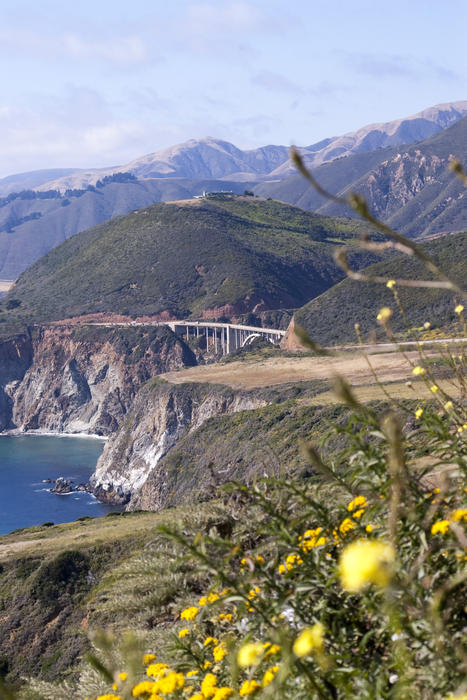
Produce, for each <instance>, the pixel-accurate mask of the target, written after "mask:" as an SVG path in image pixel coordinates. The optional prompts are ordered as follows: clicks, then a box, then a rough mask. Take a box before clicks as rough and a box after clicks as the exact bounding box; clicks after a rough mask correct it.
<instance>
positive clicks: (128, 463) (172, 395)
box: [91, 378, 266, 510]
mask: <svg viewBox="0 0 467 700" xmlns="http://www.w3.org/2000/svg"><path fill="white" fill-rule="evenodd" d="M265 404H266V401H265V400H264V399H262V398H260V397H254V396H252V395H251V394H249V393H247V392H235V391H234V390H232V389H230V388H228V387H223V386H216V385H205V384H181V385H171V384H167V383H165V382H163V381H161V380H158V379H157V378H156V379H153V380H151V381H150V382H148V383H147V384H146V385H145V386H144V387H143V388H142V389H141V390H140V391H139V393H138V395H137V397H136V399H135V401H134V404H133V406H132V409H131V411H130V412H129V413H128V415H127V416H126V418H125V420H124V422H123V424H122V426H121V428H120V429H119V431H118V432H117V434H115V435H114V436H113V437H112V438H111V439H110V440H109V441H108V442H107V444H106V446H105V448H104V452H103V453H102V455H101V457H100V459H99V462H98V464H97V467H96V471H95V472H94V474H93V476H92V478H91V485H92V487H93V492H94V493H95V494H96V496H97V497H98V498H99V499H100V500H103V501H106V502H109V503H127V502H128V501H129V500H130V498H131V499H132V502H131V503H130V508H133V507H144V508H146V509H150V510H158V509H159V508H161V507H163V506H164V505H166V504H167V503H168V502H170V501H171V500H172V499H173V497H174V494H175V493H176V492H177V489H178V486H177V480H176V479H175V480H174V479H173V477H172V475H169V473H168V471H167V467H166V465H165V464H164V463H163V458H164V456H165V455H166V454H167V453H168V452H169V450H171V448H173V447H174V446H176V445H177V444H178V443H179V442H180V440H182V438H183V437H184V436H186V435H188V434H193V433H194V432H196V430H197V429H198V428H200V426H202V425H203V424H204V423H205V422H206V421H208V420H209V419H210V418H213V417H219V416H223V415H229V414H233V413H237V412H239V411H244V410H248V409H253V408H258V407H260V406H264V405H265ZM187 459H188V455H187ZM149 476H151V483H152V484H154V483H156V484H157V487H156V490H155V491H154V492H153V490H151V493H150V494H149V492H148V493H147V494H146V497H145V499H144V505H142V503H140V502H139V501H138V498H139V493H140V490H141V489H142V487H143V486H144V485H145V483H146V481H147V479H148V477H149ZM203 479H204V481H205V480H206V474H205V475H204V477H203ZM188 491H190V493H192V492H193V484H191V488H188ZM175 500H176V501H178V500H179V499H178V498H177V497H176V498H175Z"/></svg>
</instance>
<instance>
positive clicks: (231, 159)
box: [0, 101, 467, 280]
mask: <svg viewBox="0 0 467 700" xmlns="http://www.w3.org/2000/svg"><path fill="white" fill-rule="evenodd" d="M466 114H467V101H463V102H454V103H449V104H445V105H438V106H436V107H432V108H430V109H427V110H424V111H423V112H420V113H419V114H417V115H414V116H413V117H408V118H407V119H400V120H396V121H393V122H388V123H386V124H377V125H370V126H367V127H364V128H362V129H359V130H358V131H356V132H353V133H350V134H347V135H345V136H342V137H338V138H334V139H325V140H324V141H321V142H320V143H318V144H314V145H312V146H308V147H306V148H305V149H302V153H303V157H304V160H305V162H306V164H307V165H309V166H310V167H313V171H314V173H315V175H316V177H317V179H318V180H319V181H320V182H321V183H322V184H323V185H324V186H325V187H326V188H327V189H328V190H330V191H331V192H334V193H340V194H345V193H346V192H347V191H348V190H354V191H355V190H356V191H359V192H361V193H362V194H364V195H365V196H366V197H367V199H368V201H369V204H370V206H371V208H372V209H373V210H374V211H375V212H376V213H377V214H378V216H380V217H382V218H384V219H385V220H388V221H389V223H390V224H391V225H393V226H394V227H396V228H397V230H399V231H401V232H402V233H405V234H407V235H409V236H414V237H418V236H428V235H436V234H439V233H440V232H446V231H448V232H452V231H459V230H462V229H463V228H465V227H466V226H467V212H466V208H465V194H464V189H463V188H462V185H461V183H460V181H458V180H456V179H455V178H454V176H453V175H452V174H451V173H449V172H448V167H447V166H448V164H449V158H450V157H451V156H452V155H455V156H456V157H458V158H460V159H461V160H463V159H467V153H466V144H467V116H463V115H466ZM427 135H428V138H426V136H427ZM423 138H424V140H422V141H420V139H423ZM414 139H415V140H416V141H417V143H416V145H415V144H412V143H410V142H411V141H413V140H414ZM407 142H409V145H396V144H400V143H403V144H407ZM370 148H371V149H373V150H367V149H370ZM291 168H292V165H291V163H290V161H289V160H288V149H287V148H286V147H285V146H264V147H262V148H258V149H255V150H250V151H242V150H240V149H238V148H236V147H235V146H234V145H232V144H230V143H228V142H226V141H220V140H216V139H211V138H207V139H200V140H192V141H188V142H186V143H184V144H179V145H177V146H174V147H171V148H168V149H165V150H163V151H159V152H158V153H154V154H150V155H147V156H144V157H142V158H138V159H136V160H134V161H132V162H131V163H128V164H126V165H125V166H119V167H115V168H110V169H104V170H102V169H101V170H89V171H79V170H73V169H69V170H67V171H50V170H44V171H35V172H32V173H23V174H19V175H12V176H9V177H7V178H4V179H3V180H0V195H1V194H2V193H3V195H4V196H3V197H2V198H0V279H6V280H8V279H15V278H16V277H17V276H18V274H20V273H21V272H22V271H23V270H24V269H26V268H27V267H28V266H29V265H30V264H32V263H33V262H34V261H35V260H37V259H38V258H39V257H40V256H41V255H44V254H45V253H47V251H49V250H50V249H51V248H53V247H54V246H56V245H58V244H59V243H61V242H63V241H64V240H66V239H67V238H69V237H70V236H72V235H74V234H75V233H77V232H79V231H83V230H85V229H87V228H89V227H92V226H95V225H97V224H100V223H102V222H104V221H106V220H108V219H110V218H112V217H115V216H118V215H121V214H125V213H127V212H130V211H133V210H136V209H139V208H142V207H145V206H148V205H150V204H153V203H156V202H160V201H173V200H182V199H189V198H191V197H193V196H197V195H201V194H202V193H203V191H210V190H228V191H232V192H234V193H237V194H241V193H243V191H244V190H245V189H247V190H250V191H253V192H254V193H255V194H258V195H260V196H262V197H265V198H273V199H278V200H280V201H283V202H287V203H290V204H293V205H297V206H299V207H301V208H303V209H308V210H312V211H316V212H318V213H321V214H326V215H340V216H342V215H348V216H353V213H352V212H351V211H350V210H349V211H348V212H346V211H345V210H344V209H342V208H336V206H335V205H333V204H332V203H330V202H328V201H327V200H323V198H322V197H321V196H320V195H319V194H318V193H317V192H315V191H314V190H313V189H312V188H310V186H309V185H308V183H307V182H306V181H305V180H304V179H303V178H302V177H301V176H300V175H290V172H291ZM12 188H16V194H15V193H14V192H12Z"/></svg>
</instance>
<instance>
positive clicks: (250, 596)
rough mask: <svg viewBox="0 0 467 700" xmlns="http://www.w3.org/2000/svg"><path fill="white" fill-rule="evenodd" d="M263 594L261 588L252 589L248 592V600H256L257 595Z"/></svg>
mask: <svg viewBox="0 0 467 700" xmlns="http://www.w3.org/2000/svg"><path fill="white" fill-rule="evenodd" d="M260 593H261V588H260V587H259V586H255V587H254V588H250V590H249V592H248V600H253V598H256V596H257V595H259V594H260Z"/></svg>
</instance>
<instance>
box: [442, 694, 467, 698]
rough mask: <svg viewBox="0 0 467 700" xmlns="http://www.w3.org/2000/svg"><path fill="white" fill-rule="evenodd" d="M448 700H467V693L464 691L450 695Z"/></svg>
mask: <svg viewBox="0 0 467 700" xmlns="http://www.w3.org/2000/svg"><path fill="white" fill-rule="evenodd" d="M446 700H467V693H462V695H450V696H449V697H448V698H446Z"/></svg>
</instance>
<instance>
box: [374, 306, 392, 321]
mask: <svg viewBox="0 0 467 700" xmlns="http://www.w3.org/2000/svg"><path fill="white" fill-rule="evenodd" d="M391 316H392V311H391V309H390V308H389V307H388V306H383V308H382V309H380V310H379V314H378V315H377V317H376V319H377V320H378V321H379V322H380V323H387V321H389V319H390V318H391Z"/></svg>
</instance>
